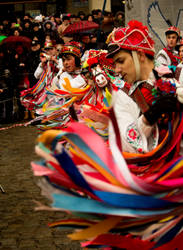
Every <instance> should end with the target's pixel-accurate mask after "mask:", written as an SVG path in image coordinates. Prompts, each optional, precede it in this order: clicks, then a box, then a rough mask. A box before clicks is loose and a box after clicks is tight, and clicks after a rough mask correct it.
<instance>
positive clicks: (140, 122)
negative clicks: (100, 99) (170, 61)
mask: <svg viewBox="0 0 183 250" xmlns="http://www.w3.org/2000/svg"><path fill="white" fill-rule="evenodd" d="M135 36H136V39H135V40H134V37H135ZM176 37H177V36H176ZM109 51H110V53H109V56H113V59H114V62H115V65H116V67H115V71H116V73H118V74H120V75H121V76H122V78H123V79H124V80H125V81H126V82H127V83H128V85H126V86H125V88H124V89H123V91H118V92H117V93H116V96H115V97H114V98H115V100H114V111H115V114H116V119H117V122H118V126H119V130H120V135H121V140H122V144H123V150H124V151H127V152H133V153H137V152H140V153H145V152H148V151H151V150H153V149H154V148H155V147H156V146H157V145H158V143H159V139H160V131H159V127H160V124H158V121H159V119H160V118H161V116H162V114H164V113H166V114H168V113H169V114H170V113H171V112H173V111H176V98H175V97H173V96H171V95H168V94H167V96H164V97H163V98H162V99H161V98H159V99H157V100H156V98H155V96H153V88H154V87H157V84H158V82H161V81H164V82H165V84H167V86H168V85H169V83H168V82H171V84H172V86H174V85H179V84H178V82H177V81H176V80H175V79H174V78H168V79H167V78H166V76H162V75H163V74H166V72H161V68H158V67H156V68H155V66H154V54H155V51H154V42H153V40H152V39H151V37H150V35H149V33H148V31H147V28H146V27H144V26H142V25H141V24H140V23H139V22H137V21H131V22H130V23H129V26H128V28H125V29H121V28H118V29H117V30H114V31H113V32H112V34H111V35H110V38H109ZM167 70H168V69H167ZM168 72H169V74H170V73H171V71H168ZM161 76H162V77H161ZM165 84H164V88H165V89H166V86H165ZM162 87H163V86H162ZM175 91H176V89H175V88H174V92H175ZM155 101H156V103H155V104H154V105H153V103H154V102H155ZM166 117H167V116H166ZM110 129H111V133H110V134H111V136H112V135H113V134H114V133H112V127H111V126H110Z"/></svg>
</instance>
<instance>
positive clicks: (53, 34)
mask: <svg viewBox="0 0 183 250" xmlns="http://www.w3.org/2000/svg"><path fill="white" fill-rule="evenodd" d="M43 31H44V40H45V38H46V36H47V35H49V36H50V38H51V40H54V41H58V40H59V34H58V32H57V30H56V28H55V25H54V23H53V22H52V21H50V20H47V21H45V22H44V24H43Z"/></svg>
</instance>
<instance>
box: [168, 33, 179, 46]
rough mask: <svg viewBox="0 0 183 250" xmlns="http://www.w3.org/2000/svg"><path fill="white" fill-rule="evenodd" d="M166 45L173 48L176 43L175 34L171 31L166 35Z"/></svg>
mask: <svg viewBox="0 0 183 250" xmlns="http://www.w3.org/2000/svg"><path fill="white" fill-rule="evenodd" d="M166 41H167V45H168V47H170V48H174V47H175V46H176V45H177V34H176V33H172V34H168V35H167V36H166Z"/></svg>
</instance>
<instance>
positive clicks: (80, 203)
mask: <svg viewBox="0 0 183 250" xmlns="http://www.w3.org/2000/svg"><path fill="white" fill-rule="evenodd" d="M53 199H54V203H53V207H57V208H62V209H66V210H70V211H78V212H83V213H99V214H110V215H118V216H130V217H131V216H133V217H136V216H144V217H146V216H156V215H161V214H162V215H163V214H167V213H170V212H172V211H173V209H164V210H163V209H162V210H157V211H154V210H147V211H146V210H142V209H126V208H119V207H114V206H110V205H108V204H105V203H101V202H99V201H95V200H92V199H90V200H89V199H87V198H79V197H74V196H66V195H62V194H53Z"/></svg>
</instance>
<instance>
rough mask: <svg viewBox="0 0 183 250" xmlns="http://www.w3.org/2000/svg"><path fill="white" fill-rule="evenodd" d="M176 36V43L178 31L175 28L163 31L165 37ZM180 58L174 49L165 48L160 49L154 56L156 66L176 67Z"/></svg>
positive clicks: (178, 35)
mask: <svg viewBox="0 0 183 250" xmlns="http://www.w3.org/2000/svg"><path fill="white" fill-rule="evenodd" d="M173 33H175V34H176V35H177V41H178V40H179V37H180V30H179V29H178V28H177V27H174V26H171V27H169V28H168V29H167V30H166V31H165V35H166V36H167V35H168V34H173ZM179 61H180V57H179V56H178V53H177V51H176V49H175V47H169V46H167V47H165V48H163V49H161V50H160V51H159V52H158V54H157V56H156V63H157V64H158V65H162V64H163V65H171V66H177V65H178V64H179Z"/></svg>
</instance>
